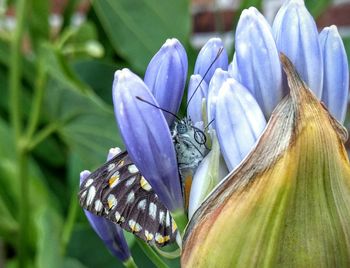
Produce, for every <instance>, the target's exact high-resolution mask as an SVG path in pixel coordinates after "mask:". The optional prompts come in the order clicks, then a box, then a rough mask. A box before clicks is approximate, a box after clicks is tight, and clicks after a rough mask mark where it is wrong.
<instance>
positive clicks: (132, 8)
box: [93, 0, 191, 71]
mask: <svg viewBox="0 0 350 268" xmlns="http://www.w3.org/2000/svg"><path fill="white" fill-rule="evenodd" d="M93 7H94V8H95V11H96V13H97V15H98V17H99V19H100V21H101V23H102V25H103V27H104V29H105V31H106V33H107V35H108V36H109V39H110V41H111V43H112V45H113V47H114V49H115V51H116V52H117V53H118V54H119V55H121V56H122V57H123V58H124V59H125V60H126V61H128V62H129V63H130V64H131V65H132V67H133V68H134V69H136V70H137V71H144V70H145V68H146V66H147V63H148V62H149V60H150V59H151V57H152V56H153V54H154V53H155V52H156V51H157V50H158V49H159V48H160V46H161V45H162V44H163V43H164V42H165V40H166V39H167V38H171V37H175V38H178V39H179V40H180V41H181V42H182V43H183V44H187V43H188V38H189V34H190V21H191V16H190V12H189V11H190V8H189V1H186V0H178V1H157V0H148V1H138V0H118V1H115V0H105V1H94V2H93Z"/></svg>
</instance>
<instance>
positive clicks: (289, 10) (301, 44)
mask: <svg viewBox="0 0 350 268" xmlns="http://www.w3.org/2000/svg"><path fill="white" fill-rule="evenodd" d="M273 34H274V37H275V40H276V44H277V48H278V50H279V51H281V52H283V53H284V54H286V55H287V56H288V58H289V59H290V60H291V61H292V62H293V64H294V65H295V67H296V69H297V71H298V72H299V74H300V76H301V78H302V79H303V80H304V81H305V82H306V84H307V85H308V86H309V87H310V89H311V90H312V91H313V92H314V93H315V95H316V96H317V97H318V98H321V96H322V84H323V62H322V54H321V49H320V44H319V41H318V32H317V27H316V23H315V21H314V19H313V18H312V16H311V15H310V13H309V12H308V11H307V9H306V7H305V4H304V1H302V0H291V1H288V2H286V4H284V6H282V8H281V9H280V10H279V12H278V13H277V15H276V18H275V20H274V23H273Z"/></svg>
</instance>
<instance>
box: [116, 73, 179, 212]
mask: <svg viewBox="0 0 350 268" xmlns="http://www.w3.org/2000/svg"><path fill="white" fill-rule="evenodd" d="M137 97H139V98H141V99H143V100H145V101H147V102H149V103H145V102H144V101H141V100H140V99H138V98H137ZM113 103H114V112H115V115H116V118H117V122H118V125H119V129H120V133H121V136H122V138H123V140H124V144H125V146H126V149H127V151H128V153H129V156H130V158H131V159H132V160H133V162H134V163H135V165H136V166H137V168H138V169H139V170H140V172H141V174H142V175H143V176H144V177H145V178H146V179H147V180H148V182H149V183H150V184H151V186H152V188H153V189H154V191H155V192H156V193H157V195H158V196H159V199H160V200H161V202H162V203H163V204H164V205H165V206H166V207H167V208H168V209H169V210H170V211H172V212H173V211H175V210H181V211H182V210H183V199H182V193H181V186H180V179H179V174H178V167H177V161H176V155H175V149H174V145H173V142H172V138H171V135H170V130H169V127H168V124H167V122H166V120H165V117H164V115H163V113H162V111H161V110H160V109H158V108H156V107H154V106H152V105H151V104H153V105H156V106H159V104H158V103H157V101H156V100H155V99H154V97H153V95H152V93H151V92H150V91H149V89H148V88H147V86H146V85H145V83H144V82H143V81H142V80H141V79H140V78H139V77H138V76H137V75H135V74H133V73H132V72H131V71H130V70H128V69H123V70H121V71H116V73H115V78H114V83H113ZM150 103H151V104H150Z"/></svg>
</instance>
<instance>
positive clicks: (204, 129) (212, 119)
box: [204, 118, 215, 130]
mask: <svg viewBox="0 0 350 268" xmlns="http://www.w3.org/2000/svg"><path fill="white" fill-rule="evenodd" d="M214 120H215V118H213V119H212V120H211V121H210V122H209V124H208V125H207V126H206V127H205V128H204V130H207V129H208V127H209V126H210V125H211V123H213V122H214Z"/></svg>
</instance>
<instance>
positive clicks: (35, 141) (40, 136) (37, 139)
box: [28, 122, 60, 150]
mask: <svg viewBox="0 0 350 268" xmlns="http://www.w3.org/2000/svg"><path fill="white" fill-rule="evenodd" d="M59 127H60V123H57V122H54V123H51V124H49V125H47V126H46V127H44V128H43V129H42V130H40V131H38V132H37V133H36V135H35V136H34V137H33V138H32V139H31V141H30V142H29V144H28V150H33V149H34V148H35V147H36V146H37V145H39V144H40V143H41V142H43V141H44V140H45V139H46V138H47V137H48V136H50V135H51V134H52V133H54V132H55V131H56V130H57V129H59Z"/></svg>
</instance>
